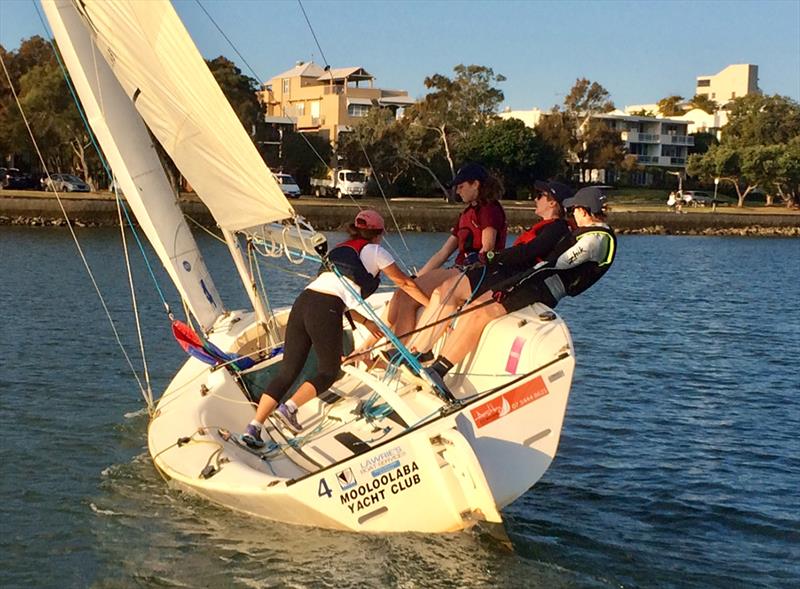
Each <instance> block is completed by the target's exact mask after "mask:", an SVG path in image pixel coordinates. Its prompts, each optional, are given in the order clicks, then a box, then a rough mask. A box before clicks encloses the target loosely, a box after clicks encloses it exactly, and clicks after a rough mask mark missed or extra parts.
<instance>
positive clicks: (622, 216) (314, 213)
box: [0, 192, 800, 237]
mask: <svg viewBox="0 0 800 589" xmlns="http://www.w3.org/2000/svg"><path fill="white" fill-rule="evenodd" d="M62 204H63V206H64V209H65V211H66V213H67V215H68V216H69V218H70V220H71V221H72V223H73V226H75V227H102V226H114V225H117V224H118V222H119V221H118V212H117V206H116V203H115V202H114V200H113V199H111V198H109V197H108V195H102V194H97V195H95V194H91V195H74V194H70V195H66V196H65V197H64V198H62ZM504 204H505V207H506V213H507V216H508V224H509V229H510V231H511V232H512V233H513V232H516V233H518V232H520V231H521V230H522V229H523V228H526V227H529V226H530V225H531V224H532V223H534V222H535V221H536V216H535V215H534V214H533V207H532V205H531V203H522V202H520V203H517V202H513V201H509V202H506V203H504ZM292 205H293V206H294V207H295V209H296V210H297V212H298V213H299V214H301V215H303V216H304V217H305V218H306V219H308V220H309V221H310V222H311V224H312V225H313V226H314V227H316V228H318V229H320V230H335V229H341V228H342V227H344V226H345V225H346V224H347V223H349V222H350V221H351V220H352V218H353V216H354V215H355V213H356V212H357V210H358V208H359V207H362V208H363V207H370V208H375V209H378V210H379V211H381V213H383V214H384V215H385V218H386V222H387V225H388V226H389V227H390V228H392V229H395V228H396V227H399V228H400V229H402V230H403V231H449V230H450V228H451V227H452V224H453V221H454V219H455V217H456V215H457V214H458V211H459V210H460V209H461V207H460V206H459V205H452V204H446V203H443V202H442V201H440V200H436V199H418V198H417V199H395V200H393V201H391V211H390V210H389V208H388V207H387V206H386V204H385V203H384V202H383V201H382V200H381V199H365V200H362V201H358V202H352V201H334V200H325V201H322V200H318V199H312V198H309V197H304V198H302V199H300V200H295V201H292ZM181 207H182V209H183V211H184V213H185V214H186V215H187V216H188V217H190V218H191V219H193V220H194V221H195V222H197V223H198V224H201V225H205V226H209V227H213V226H214V224H215V223H214V220H213V218H212V217H211V215H210V214H209V212H208V209H206V207H205V206H204V205H203V204H202V203H201V202H199V201H197V200H196V199H194V198H192V197H189V198H186V199H182V201H181ZM609 223H610V224H611V225H612V226H613V227H614V228H615V229H616V230H617V232H618V233H620V234H644V235H741V236H786V237H800V212H798V211H788V210H785V209H779V208H777V207H776V208H775V209H773V210H770V211H769V212H765V211H763V210H758V211H757V212H756V211H754V212H752V213H750V212H745V211H738V210H737V211H732V210H730V209H728V210H725V209H723V210H717V211H715V212H712V211H710V210H690V211H689V212H688V213H684V214H676V213H673V212H670V211H666V210H665V211H639V210H628V209H623V208H622V207H619V210H612V211H611V213H610V214H609ZM0 225H25V226H36V227H42V226H66V220H65V219H64V215H63V213H62V211H61V206H60V205H59V203H58V201H57V200H56V199H55V198H54V197H53V196H52V195H48V194H46V193H29V192H16V193H14V194H13V195H12V194H9V193H0Z"/></svg>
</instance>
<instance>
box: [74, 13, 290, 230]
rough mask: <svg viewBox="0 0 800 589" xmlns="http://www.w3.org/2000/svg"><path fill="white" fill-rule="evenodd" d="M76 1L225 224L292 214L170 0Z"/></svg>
mask: <svg viewBox="0 0 800 589" xmlns="http://www.w3.org/2000/svg"><path fill="white" fill-rule="evenodd" d="M75 5H76V8H77V9H78V11H80V12H81V13H82V14H83V16H84V18H85V19H86V22H87V23H88V24H89V26H90V27H91V28H92V30H93V32H94V34H95V43H96V44H97V46H98V47H99V48H100V50H101V51H102V53H103V55H104V57H105V59H106V61H108V63H109V65H110V66H111V69H112V70H113V72H114V75H115V76H116V77H117V79H118V80H119V81H120V83H121V84H122V87H123V88H124V90H125V93H126V94H127V95H128V97H129V98H130V99H131V100H132V101H133V103H134V105H135V107H136V110H137V111H138V112H139V114H140V115H141V116H142V118H143V119H144V121H145V123H147V126H148V127H149V128H150V130H151V131H152V132H153V134H154V135H155V136H156V138H157V139H158V141H159V142H160V143H161V145H163V146H164V149H165V150H166V151H167V153H168V154H169V155H170V157H172V159H173V161H174V162H175V164H176V165H177V166H178V169H180V171H181V173H182V174H183V175H184V176H185V177H186V179H187V180H188V181H189V182H190V183H191V185H192V187H193V188H194V190H195V191H196V192H197V194H198V196H199V197H200V198H201V199H202V200H203V202H204V203H205V204H206V205H207V206H208V208H209V210H210V211H211V214H212V215H213V216H214V218H215V219H216V220H217V222H218V223H219V225H220V226H221V227H222V228H223V229H227V230H230V231H236V230H241V229H246V228H248V227H253V226H256V225H260V224H262V223H268V222H272V221H278V220H281V219H288V218H291V217H293V216H294V210H293V208H292V206H291V205H290V204H289V202H288V201H287V200H286V197H284V195H283V192H281V189H280V187H279V186H278V184H277V182H276V181H275V179H274V178H273V177H272V174H271V173H270V171H269V169H268V168H267V166H266V165H265V163H264V160H263V159H262V158H261V156H260V155H259V154H258V151H257V150H256V148H255V146H254V145H253V142H252V141H251V139H250V137H248V135H247V133H246V132H245V130H244V129H243V127H242V125H241V123H240V122H239V120H238V118H237V117H236V114H235V113H234V112H233V109H232V108H231V106H230V104H229V103H228V100H227V99H226V98H225V96H224V94H223V93H222V90H220V88H219V86H218V85H217V82H216V81H215V80H214V77H213V76H212V75H211V72H210V71H209V69H208V66H207V65H206V63H205V62H204V61H203V58H202V57H201V56H200V54H199V53H198V52H197V49H196V48H195V45H194V43H193V41H192V40H191V38H190V36H189V34H188V32H187V31H186V29H185V28H184V26H183V23H181V21H180V19H179V18H178V15H177V14H176V13H175V10H174V9H173V7H172V5H171V4H170V3H169V2H168V1H166V0H149V1H147V2H141V1H137V0H81V1H80V2H76V3H75Z"/></svg>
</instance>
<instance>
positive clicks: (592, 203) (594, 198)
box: [562, 186, 606, 214]
mask: <svg viewBox="0 0 800 589" xmlns="http://www.w3.org/2000/svg"><path fill="white" fill-rule="evenodd" d="M605 200H606V195H605V194H603V191H602V190H600V189H599V188H598V187H597V186H587V187H586V188H581V189H580V190H579V191H578V192H576V193H575V196H573V197H572V198H568V199H566V200H565V201H564V202H563V203H562V204H563V205H564V207H565V208H570V207H581V208H584V209H588V210H589V211H591V212H592V213H593V214H597V213H600V212H602V211H603V203H604V202H605Z"/></svg>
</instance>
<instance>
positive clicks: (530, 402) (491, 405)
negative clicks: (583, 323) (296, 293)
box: [148, 305, 574, 532]
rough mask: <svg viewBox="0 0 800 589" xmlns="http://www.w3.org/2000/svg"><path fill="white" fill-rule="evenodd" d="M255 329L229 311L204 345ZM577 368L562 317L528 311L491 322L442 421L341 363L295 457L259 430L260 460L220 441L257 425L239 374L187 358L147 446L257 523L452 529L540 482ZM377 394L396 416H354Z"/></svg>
mask: <svg viewBox="0 0 800 589" xmlns="http://www.w3.org/2000/svg"><path fill="white" fill-rule="evenodd" d="M285 313H287V311H284V312H283V315H280V314H279V317H281V316H282V317H283V320H285ZM540 315H541V317H540ZM253 320H254V318H253V316H252V315H251V314H238V315H232V316H231V317H229V318H228V319H227V324H226V325H222V326H218V327H217V329H216V330H215V332H216V333H215V335H213V336H212V338H211V339H212V341H213V342H214V343H215V344H217V345H218V346H220V347H222V348H223V349H228V350H232V351H235V350H238V349H242V346H243V345H244V346H245V350H246V345H248V344H247V341H248V337H247V335H246V334H247V333H248V332H251V331H253V330H254V323H253ZM359 336H360V334H356V338H358V337H359ZM277 360H278V359H275V360H273V361H267V362H266V364H269V363H270V362H274V361H277ZM573 368H574V358H573V355H572V342H571V339H570V336H569V332H568V330H567V328H566V326H565V325H564V323H563V321H562V320H561V319H560V318H559V317H558V316H556V315H555V314H554V313H552V312H551V311H550V310H549V309H547V307H544V306H541V305H535V306H533V307H529V308H527V309H525V310H523V311H520V312H517V313H513V314H511V315H508V316H506V317H503V318H501V319H498V320H497V321H495V322H494V323H492V324H490V325H489V327H487V329H486V330H485V332H484V335H483V338H482V340H481V343H480V344H479V346H478V348H477V349H476V350H475V352H474V353H473V354H472V355H471V356H470V357H468V358H467V359H466V360H465V361H464V363H462V365H461V366H458V367H456V368H455V369H454V372H461V373H462V374H460V375H457V376H455V378H453V379H452V380H448V384H449V386H450V387H451V389H452V390H453V391H454V393H455V394H456V396H457V397H458V398H460V399H463V400H464V404H463V406H460V407H459V408H458V409H457V410H454V409H450V412H449V413H448V410H445V411H442V409H443V407H444V404H443V402H442V401H441V400H439V398H438V397H436V396H435V395H433V394H432V393H431V392H430V391H429V390H427V389H426V387H424V386H421V385H420V384H419V383H418V382H417V381H416V380H415V379H414V378H411V377H407V378H406V379H405V380H403V379H401V378H398V375H395V377H394V378H389V377H388V376H387V375H386V374H384V371H376V372H375V373H372V374H370V373H366V372H364V371H363V370H360V369H358V368H353V367H347V368H346V371H347V374H346V375H345V377H344V378H343V379H341V380H340V381H338V382H337V383H336V384H335V385H334V387H333V389H332V391H333V392H335V393H336V394H337V395H338V396H339V397H341V398H340V399H339V400H338V401H336V402H335V403H326V402H323V401H317V400H315V401H312V402H310V403H308V404H307V405H305V406H304V407H302V408H301V410H300V418H301V422H302V423H303V425H304V431H303V437H302V438H301V439H302V442H301V443H299V444H297V446H298V447H296V448H295V447H293V446H292V445H290V444H289V441H290V440H291V439H292V438H291V435H290V434H289V433H288V432H287V431H285V430H283V429H282V428H281V427H280V425H278V423H277V422H276V423H273V424H270V423H268V429H267V431H268V434H269V435H270V436H271V437H272V438H273V440H274V441H275V442H276V443H278V444H280V445H281V448H280V449H277V450H274V451H272V452H270V453H269V454H268V457H267V458H266V459H264V458H262V457H261V456H259V455H257V454H256V453H254V452H252V451H249V450H247V449H245V448H243V447H241V446H240V445H239V444H237V443H236V442H235V441H234V440H233V439H232V438H230V437H228V436H227V434H228V432H240V431H242V429H243V428H244V426H245V425H246V424H247V423H248V422H249V421H250V419H252V416H253V407H252V404H251V403H250V402H249V400H248V399H247V398H246V396H245V393H244V392H243V391H242V389H241V387H240V385H239V384H238V383H237V381H236V378H235V377H234V376H233V375H232V374H231V373H230V372H228V371H227V370H225V369H216V370H212V369H211V368H210V367H209V366H207V365H205V364H202V363H201V362H199V361H198V360H195V359H190V360H189V361H187V363H186V364H185V365H184V366H183V368H182V369H181V370H180V371H179V372H178V374H177V375H176V377H175V378H174V380H173V381H172V383H171V384H170V386H169V387H168V389H167V391H166V392H165V393H164V395H163V396H162V398H161V400H160V401H159V403H158V406H157V410H156V413H155V415H154V418H153V420H152V421H151V424H150V428H149V431H148V443H149V447H150V452H151V455H152V456H153V460H154V463H155V465H156V467H157V468H158V469H159V470H160V471H161V472H162V473H163V474H164V475H165V476H167V477H169V478H170V479H171V480H172V481H173V482H174V483H176V484H177V485H179V486H180V487H182V488H183V489H186V490H189V491H191V492H193V493H197V494H199V495H201V496H203V497H206V498H207V499H209V500H211V501H213V502H215V503H218V504H221V505H224V506H226V507H229V508H231V509H235V510H238V511H241V512H245V513H249V514H253V515H255V516H258V517H263V518H267V519H272V520H277V521H283V522H288V523H293V524H302V525H311V526H319V527H324V528H332V529H342V530H353V531H359V532H405V531H416V532H448V531H455V530H460V529H463V528H467V527H470V526H472V525H473V524H474V523H475V522H477V521H487V522H500V521H502V520H501V516H500V513H499V510H500V509H502V508H503V507H504V506H506V505H508V504H509V503H511V502H512V501H514V500H515V499H516V498H517V497H519V496H520V495H521V494H523V493H524V492H525V491H527V490H528V489H529V488H530V487H531V486H533V485H534V484H535V483H536V481H538V480H539V479H540V478H541V476H542V475H543V474H544V473H545V471H546V470H547V468H548V467H549V465H550V463H551V462H552V460H553V458H554V456H555V453H556V449H557V446H558V441H559V436H560V432H561V425H562V422H563V418H564V412H565V410H566V405H567V398H568V395H569V389H570V385H571V381H572V373H573ZM409 381H410V382H409ZM497 387H501V388H500V389H499V390H497V391H495V392H493V393H490V394H486V392H487V391H491V390H493V389H495V388H497ZM376 390H377V391H378V392H380V393H381V396H382V399H379V400H378V403H383V402H388V403H389V404H390V405H391V406H392V409H394V414H393V415H391V416H389V417H383V418H375V419H371V420H370V419H367V418H366V417H365V416H363V415H360V416H359V414H358V411H357V410H358V408H359V402H362V403H363V401H364V400H366V399H368V398H370V397H373V395H374V391H376ZM481 395H483V396H481ZM181 438H183V440H181ZM226 438H227V439H226ZM201 473H205V474H204V475H203V474H201ZM204 476H205V477H207V478H204Z"/></svg>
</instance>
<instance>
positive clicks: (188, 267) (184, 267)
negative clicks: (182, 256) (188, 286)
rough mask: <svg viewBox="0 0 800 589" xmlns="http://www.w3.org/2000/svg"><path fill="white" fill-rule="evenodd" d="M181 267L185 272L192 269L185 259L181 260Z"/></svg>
mask: <svg viewBox="0 0 800 589" xmlns="http://www.w3.org/2000/svg"><path fill="white" fill-rule="evenodd" d="M183 269H184V270H186V271H187V272H191V271H192V265H191V264H190V263H189V262H187V261H186V260H184V261H183Z"/></svg>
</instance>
